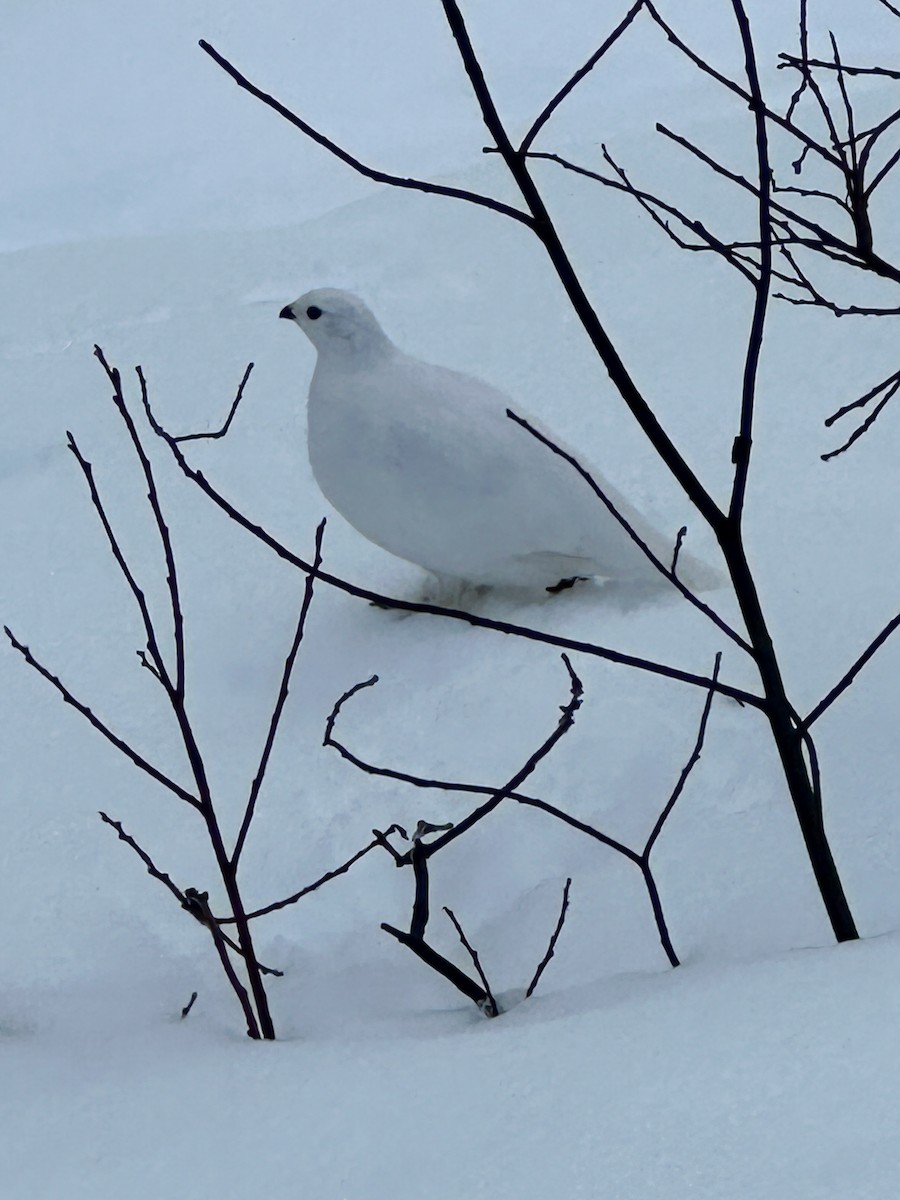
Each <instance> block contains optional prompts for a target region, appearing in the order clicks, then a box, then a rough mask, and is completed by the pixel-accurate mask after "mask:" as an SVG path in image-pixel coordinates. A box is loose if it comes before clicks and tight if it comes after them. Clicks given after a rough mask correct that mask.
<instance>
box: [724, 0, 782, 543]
mask: <svg viewBox="0 0 900 1200" xmlns="http://www.w3.org/2000/svg"><path fill="white" fill-rule="evenodd" d="M731 2H732V8H733V9H734V15H735V19H736V20H737V23H738V28H739V30H740V34H741V42H742V44H743V47H744V68H745V70H746V72H747V83H748V86H749V91H750V97H751V103H750V108H751V110H752V112H753V117H754V122H755V125H756V157H757V168H758V177H759V188H758V196H759V279H758V280H757V281H756V299H755V301H754V305H753V318H752V321H751V324H750V334H749V337H748V339H747V356H746V359H745V362H744V378H743V382H742V386H741V418H740V425H739V429H738V434H737V437H736V438H735V441H734V451H733V453H732V461H733V462H734V480H733V482H732V488H731V503H730V504H729V506H728V520H729V522H730V523H731V524H732V525H733V526H735V527H739V526H740V522H741V515H742V512H743V508H744V496H745V494H746V491H747V478H748V475H749V471H750V454H751V450H752V445H753V413H754V407H755V402H756V382H757V376H758V374H759V360H760V354H761V353H762V343H763V334H764V331H765V324H766V310H767V308H768V304H769V289H770V287H771V283H772V211H771V207H770V205H771V197H770V189H771V180H772V171H771V168H770V166H769V135H768V131H767V128H766V112H765V105H764V103H763V98H762V89H761V86H760V82H759V71H758V69H757V65H756V52H755V50H754V48H753V37H752V34H751V32H750V22H749V21H748V20H747V13H746V11H745V9H744V5H743V3H742V0H731Z"/></svg>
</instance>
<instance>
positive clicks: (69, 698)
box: [3, 625, 203, 811]
mask: <svg viewBox="0 0 900 1200" xmlns="http://www.w3.org/2000/svg"><path fill="white" fill-rule="evenodd" d="M3 632H4V633H5V634H6V636H7V637H8V638H9V640H10V643H11V644H12V646H13V648H14V649H15V650H18V652H19V654H21V655H22V657H23V658H24V659H25V661H26V662H27V663H28V665H29V667H32V668H33V669H34V670H35V671H37V673H38V674H39V675H42V676H43V677H44V679H46V680H47V682H48V683H51V684H52V685H53V686H54V687H55V688H56V690H57V691H58V692H59V694H60V695H61V696H62V698H63V700H64V701H65V702H66V704H70V705H71V706H72V708H74V709H75V710H76V711H77V712H79V713H81V715H82V716H83V717H84V718H85V720H86V721H87V722H88V723H89V724H90V725H92V726H93V727H94V729H96V730H97V732H98V733H102V734H103V736H104V737H105V738H106V740H107V741H108V742H110V743H112V745H113V746H115V748H116V749H117V750H119V751H120V752H121V753H122V754H124V755H125V757H126V758H128V759H130V760H131V762H133V763H134V765H135V766H136V767H139V768H140V770H142V771H144V772H146V774H147V775H149V776H150V777H151V779H155V780H156V782H157V783H161V784H162V785H163V787H165V788H168V789H169V791H170V792H172V794H173V795H175V796H177V797H178V799H179V800H184V802H185V803H186V804H190V805H191V806H192V807H193V808H197V809H200V810H201V811H202V808H203V806H202V804H201V803H200V801H199V800H198V799H197V797H196V796H192V795H191V793H190V792H189V791H186V789H185V788H183V787H182V786H181V784H179V783H176V782H175V780H174V779H170V778H169V777H168V775H165V774H163V772H162V771H160V770H158V768H156V767H154V766H153V764H152V763H150V762H148V761H147V760H146V759H145V758H143V757H142V756H141V755H140V754H138V752H137V751H136V750H134V749H133V748H132V747H131V746H129V744H128V743H127V742H125V741H123V740H122V738H120V737H119V736H118V735H117V734H115V733H113V731H112V730H111V729H110V728H109V726H108V725H105V724H104V723H103V722H102V721H101V720H100V718H99V717H98V716H96V715H95V713H94V712H93V710H92V709H90V708H89V707H88V706H87V705H86V704H84V703H82V701H81V700H79V699H77V698H76V697H75V696H74V695H73V694H72V692H70V691H69V689H68V688H67V687H66V685H65V684H64V683H63V682H62V681H61V680H60V679H59V678H58V676H56V675H54V674H53V673H52V672H51V671H49V670H48V669H47V668H46V667H45V666H44V665H43V663H41V662H38V660H37V659H36V658H35V657H34V655H33V654H32V653H31V651H30V650H29V648H28V647H27V646H25V645H23V644H22V642H20V641H19V639H18V638H17V637H16V636H15V634H14V633H13V632H12V630H11V629H10V628H9V626H8V625H4V626H3Z"/></svg>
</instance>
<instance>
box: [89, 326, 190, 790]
mask: <svg viewBox="0 0 900 1200" xmlns="http://www.w3.org/2000/svg"><path fill="white" fill-rule="evenodd" d="M94 357H95V358H96V359H97V361H98V362H99V363H100V365H101V366H102V367H103V370H104V371H105V372H106V375H107V378H108V379H109V381H110V383H111V384H112V385H113V397H112V398H113V404H115V406H116V410H117V411H118V413H119V416H120V417H121V418H122V421H123V422H124V424H125V427H126V429H127V430H128V435H129V437H130V438H131V444H132V446H133V447H134V451H135V454H136V455H137V458H138V461H139V462H140V464H141V470H142V471H143V474H144V480H145V482H146V484H147V500H148V501H149V504H150V508H151V511H152V512H153V518H154V521H155V522H156V529H157V532H158V534H159V540H160V544H161V546H162V550H163V556H164V558H165V561H166V584H167V586H168V589H169V601H170V604H171V608H172V629H173V638H174V643H175V678H174V681H173V684H174V687H173V691H174V697H173V699H175V700H177V701H179V702H180V701H183V699H184V617H183V615H182V612H181V599H180V596H179V592H178V575H177V573H176V570H175V554H174V552H173V550H172V539H171V537H170V535H169V527H168V525H167V524H166V521H165V517H164V516H163V511H162V508H161V506H160V503H159V494H158V492H157V490H156V482H155V480H154V478H153V468H152V467H151V465H150V460H149V458H148V457H147V454H146V452H145V450H144V447H143V445H142V443H141V439H140V437H139V436H138V432H137V429H136V428H135V424H134V421H133V420H132V418H131V414H130V413H129V411H128V407H127V405H126V404H125V396H124V393H123V392H122V377H121V375H120V374H119V372H118V371H117V370H114V369H113V368H112V367H111V366H110V365H109V363H108V362H107V361H106V357H105V355H104V353H103V351H102V350H101V349H100V347H99V346H94ZM137 374H138V379H139V381H140V385H141V391H142V393H144V392H146V383H145V381H144V377H143V374H142V372H141V369H140V367H138V369H137ZM159 665H160V664H159V663H157V666H159ZM191 765H192V766H193V763H192V764H191ZM201 798H202V791H201Z"/></svg>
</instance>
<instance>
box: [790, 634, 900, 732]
mask: <svg viewBox="0 0 900 1200" xmlns="http://www.w3.org/2000/svg"><path fill="white" fill-rule="evenodd" d="M898 628H900V613H898V614H897V615H896V616H895V617H892V618H891V620H890V621H888V623H887V625H885V626H884V628H883V629H882V630H881V632H880V633H878V634H877V635H876V636H875V637H874V638H873V639H872V641H871V642H869V644H868V646H866V648H865V650H863V652H862V654H860V656H859V658H857V660H856V661H855V662H854V664H853V666H852V667H851V668H850V669H849V670H848V671H847V672H846V674H844V675H843V676H842V677H841V678H840V679H839V680H838V682H837V683H836V684H835V685H834V687H833V688H832V689H831V691H830V692H829V693H828V694H827V696H824V697H823V698H822V699H821V700H820V701H819V703H818V704H817V705H816V706H815V708H814V709H813V710H812V711H811V712H810V714H809V715H808V716H807V717H806V718H804V720H803V728H804V729H809V727H810V725H812V724H813V723H814V722H815V721H818V719H819V717H821V715H822V713H824V712H825V710H826V709H828V708H830V707H831V706H832V704H834V702H835V700H837V698H838V696H840V695H842V694H843V693H844V692H845V691H846V690H847V688H848V687H849V686H850V684H851V683H852V682H853V680H854V679H855V678H856V676H857V675H858V674H859V672H860V671H861V670H862V669H863V667H864V666H865V665H866V663H867V662H868V661H869V659H870V658H872V656H873V655H874V654H875V652H876V651H877V650H879V649H880V648H881V647H882V646H883V645H884V643H885V642H886V641H887V640H888V638H889V637H890V636H891V634H892V633H893V632H894V631H895V630H896V629H898Z"/></svg>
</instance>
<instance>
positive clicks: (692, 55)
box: [644, 0, 843, 167]
mask: <svg viewBox="0 0 900 1200" xmlns="http://www.w3.org/2000/svg"><path fill="white" fill-rule="evenodd" d="M644 7H645V9H646V11H647V12H648V13H649V14H650V16H651V17H652V18H653V20H654V21H655V22H656V24H657V25H658V26H659V28H660V29H661V30H662V32H663V33H664V34H665V35H666V37H667V39H668V40H669V41H670V42H671V43H672V45H673V46H675V47H676V48H677V49H678V50H680V51H681V53H682V54H684V55H685V57H686V58H689V59H690V61H691V62H692V63H693V64H694V66H695V67H698V68H699V70H701V71H702V72H703V73H704V74H705V75H709V76H710V77H711V78H712V79H715V80H716V82H717V83H720V84H721V85H722V87H724V88H727V89H728V91H730V92H733V93H734V95H736V96H740V98H741V99H742V100H744V101H746V102H747V104H748V105H749V106H750V107H751V108H752V107H753V106H754V99H753V95H752V93H751V92H749V91H747V90H745V89H744V88H743V87H741V85H740V84H739V83H736V82H735V81H734V80H733V79H729V78H728V76H727V75H723V74H722V73H721V72H720V71H717V70H716V69H715V68H714V67H713V66H711V65H710V64H709V63H708V62H706V60H705V59H703V58H701V56H700V55H699V54H697V53H696V51H694V50H691V48H690V47H689V46H688V45H687V43H686V42H684V41H683V40H682V39H681V38H680V37H679V36H678V34H677V33H676V32H675V30H674V29H673V28H672V26H671V25H669V24H668V23H667V22H666V21H664V20H663V18H662V17H661V16H660V14H659V12H658V11H657V9H656V6H655V4H653V3H652V2H651V0H645V4H644ZM762 115H763V116H765V117H767V118H768V119H769V120H770V121H772V122H774V124H776V125H778V126H780V127H781V128H782V129H784V130H785V131H786V132H787V133H789V134H791V135H792V137H795V138H796V139H797V141H799V142H801V143H802V144H803V146H804V147H805V148H806V150H807V151H809V150H812V151H813V152H814V153H816V154H818V155H820V156H821V157H822V158H824V159H825V161H826V162H829V163H831V165H832V166H834V167H842V166H843V163H842V162H841V159H840V158H839V157H837V156H836V155H835V154H832V153H830V152H829V151H828V150H826V148H825V147H824V146H821V145H819V143H818V142H817V141H815V139H814V138H811V137H810V136H809V134H807V133H805V132H804V131H803V130H802V129H800V128H799V126H797V125H795V124H794V123H793V121H792V120H790V118H789V117H782V116H781V115H780V113H777V112H775V111H774V110H773V109H771V108H767V107H766V106H765V105H763V107H762Z"/></svg>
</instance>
